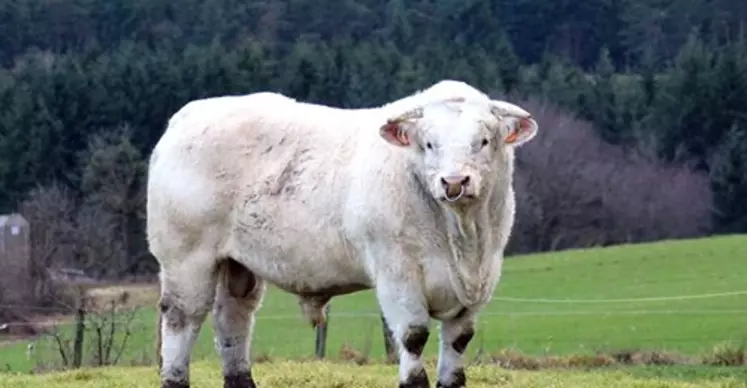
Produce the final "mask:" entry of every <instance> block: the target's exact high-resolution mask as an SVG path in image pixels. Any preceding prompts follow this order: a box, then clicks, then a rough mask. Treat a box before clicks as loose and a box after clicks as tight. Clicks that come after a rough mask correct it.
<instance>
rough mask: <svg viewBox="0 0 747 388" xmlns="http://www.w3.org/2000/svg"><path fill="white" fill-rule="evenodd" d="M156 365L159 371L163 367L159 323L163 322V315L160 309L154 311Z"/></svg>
mask: <svg viewBox="0 0 747 388" xmlns="http://www.w3.org/2000/svg"><path fill="white" fill-rule="evenodd" d="M156 311H157V312H156V315H157V318H156V321H157V323H156V363H157V364H158V370H159V371H160V370H161V367H162V366H163V359H162V358H161V322H162V320H163V313H162V312H161V309H160V308H157V309H156Z"/></svg>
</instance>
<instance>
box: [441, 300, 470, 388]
mask: <svg viewBox="0 0 747 388" xmlns="http://www.w3.org/2000/svg"><path fill="white" fill-rule="evenodd" d="M475 319H476V317H475V311H472V310H463V312H461V313H460V314H459V315H457V316H456V317H454V318H452V319H448V320H444V321H443V322H442V323H441V341H440V346H439V354H438V383H437V384H436V388H461V387H466V386H467V377H466V375H465V373H464V352H465V350H467V345H468V344H469V342H470V341H471V340H472V337H473V336H474V335H475Z"/></svg>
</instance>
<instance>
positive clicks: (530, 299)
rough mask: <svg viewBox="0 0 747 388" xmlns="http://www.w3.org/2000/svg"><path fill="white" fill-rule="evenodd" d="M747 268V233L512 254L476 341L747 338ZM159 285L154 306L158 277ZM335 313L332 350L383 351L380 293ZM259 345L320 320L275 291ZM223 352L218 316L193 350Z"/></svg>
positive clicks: (620, 342) (15, 351) (134, 341)
mask: <svg viewBox="0 0 747 388" xmlns="http://www.w3.org/2000/svg"><path fill="white" fill-rule="evenodd" d="M745 274H747V237H745V236H727V237H718V238H710V239H698V240H688V241H669V242H658V243H653V244H639V245H628V246H617V247H611V248H605V249H591V250H577V251H564V252H558V253H552V254H540V255H531V256H524V257H516V258H512V259H509V260H507V262H506V264H505V266H504V272H503V279H502V280H501V283H500V285H499V287H498V290H497V293H496V295H495V298H494V299H493V301H492V302H491V303H490V305H489V306H487V307H486V308H485V310H484V311H483V313H482V315H481V317H480V320H479V326H478V332H477V335H476V336H475V339H474V341H473V343H472V344H471V345H470V348H469V351H468V352H469V354H470V356H475V354H476V353H477V352H478V351H479V350H482V353H487V354H490V353H495V352H498V351H499V350H501V349H503V348H513V349H517V350H519V351H521V352H522V353H525V354H529V355H543V354H545V355H546V354H552V355H568V354H579V353H593V352H595V351H598V350H603V351H605V350H606V351H614V350H626V349H628V350H629V349H650V350H657V351H660V350H666V351H672V352H677V353H680V354H683V355H696V354H703V353H706V352H708V351H710V350H711V349H713V347H714V346H717V345H719V344H721V343H724V342H726V341H730V342H733V343H736V344H743V343H747V282H746V281H745V279H746V277H745ZM152 292H153V293H152V294H151V297H150V299H149V302H148V303H149V305H150V306H152V305H153V303H154V302H153V301H154V300H155V298H156V295H155V288H153V291H152ZM145 299H146V300H147V299H148V298H145ZM331 317H332V318H331V322H330V333H329V341H328V354H329V355H330V356H331V357H333V358H335V357H337V356H338V353H339V351H340V349H341V348H343V345H345V347H348V348H354V349H356V350H357V351H359V352H363V353H367V354H368V353H370V356H371V357H372V358H383V354H384V350H383V342H382V340H381V323H380V320H379V316H378V309H377V306H376V303H375V299H374V297H373V295H372V293H371V292H362V293H358V294H353V295H350V296H346V297H340V298H336V299H334V300H333V301H332V311H331ZM154 323H155V310H154V308H152V307H147V308H144V309H143V310H142V311H141V312H140V313H138V316H137V317H136V318H135V321H134V323H133V328H134V329H135V333H134V334H133V336H132V338H131V339H130V340H129V344H130V345H129V346H128V349H127V352H126V354H125V355H124V356H123V359H124V360H136V359H142V358H150V359H152V355H153V338H154V329H155V326H154ZM433 329H434V334H433V335H432V336H431V338H430V340H429V344H428V347H427V348H426V355H427V356H428V357H431V358H432V357H435V355H436V354H437V342H438V336H437V334H436V329H437V326H436V325H433ZM26 344H27V343H26V342H23V343H16V344H11V345H6V346H3V347H0V366H5V368H6V369H10V370H12V371H28V370H30V369H31V368H32V367H33V365H34V363H35V360H34V359H30V358H29V357H27V355H26ZM254 344H255V346H254V354H255V356H257V357H263V358H268V357H269V358H274V359H289V358H299V357H309V356H311V355H312V354H313V350H314V331H313V330H312V329H311V328H310V327H309V325H308V324H307V323H306V322H305V321H304V320H303V318H302V316H301V313H300V311H299V308H298V305H297V303H296V299H295V297H293V296H291V295H288V294H285V293H283V292H281V291H278V290H275V289H272V290H271V291H270V292H269V294H268V295H267V297H266V299H265V303H264V306H263V308H262V309H261V311H260V313H259V317H258V321H257V324H256V327H255V340H254ZM36 352H37V355H36V357H37V358H38V357H41V358H47V359H51V358H53V357H58V356H57V355H56V351H55V349H54V348H53V346H52V344H51V341H49V340H42V341H40V342H39V343H38V344H37V349H36ZM215 357H216V356H215V355H214V350H213V345H212V330H211V327H210V322H209V318H208V320H207V321H206V324H205V327H204V328H203V331H202V333H201V335H200V338H199V341H198V344H197V345H196V348H195V355H194V359H195V360H200V359H203V360H204V359H210V360H214V359H215ZM267 368H270V367H267ZM97 373H98V372H97ZM111 373H115V372H111ZM211 373H212V372H211ZM11 386H12V385H11ZM76 386H77V385H76ZM122 386H130V385H122ZM132 386H134V385H132Z"/></svg>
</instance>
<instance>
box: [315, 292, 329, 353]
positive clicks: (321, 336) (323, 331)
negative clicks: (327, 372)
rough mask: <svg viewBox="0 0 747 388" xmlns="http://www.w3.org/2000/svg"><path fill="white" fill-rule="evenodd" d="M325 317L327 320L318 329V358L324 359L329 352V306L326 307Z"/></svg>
mask: <svg viewBox="0 0 747 388" xmlns="http://www.w3.org/2000/svg"><path fill="white" fill-rule="evenodd" d="M324 315H326V316H327V319H326V320H325V321H324V323H322V324H320V325H317V327H316V349H315V350H316V357H317V358H320V359H321V358H324V354H325V353H326V351H327V327H328V326H329V318H330V316H329V304H327V305H326V306H325V307H324Z"/></svg>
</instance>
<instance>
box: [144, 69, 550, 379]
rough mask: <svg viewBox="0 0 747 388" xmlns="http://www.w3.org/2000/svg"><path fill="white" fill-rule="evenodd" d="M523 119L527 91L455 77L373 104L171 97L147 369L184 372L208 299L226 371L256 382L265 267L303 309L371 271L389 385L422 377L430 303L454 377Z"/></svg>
mask: <svg viewBox="0 0 747 388" xmlns="http://www.w3.org/2000/svg"><path fill="white" fill-rule="evenodd" d="M536 132H537V123H536V122H535V121H534V120H533V119H532V118H531V117H530V114H529V113H527V112H526V111H524V110H523V109H521V108H519V107H517V106H515V105H513V104H510V103H507V102H503V101H496V100H490V99H489V98H488V97H487V96H486V95H485V94H483V93H482V92H480V91H478V90H476V89H474V88H472V87H471V86H469V85H467V84H465V83H462V82H458V81H441V82H439V83H437V84H435V85H433V86H431V87H430V88H428V89H426V90H425V91H422V92H420V93H417V94H414V95H411V96H409V97H406V98H403V99H401V100H398V101H395V102H393V103H390V104H387V105H384V106H382V107H379V108H372V109H349V110H348V109H337V108H332V107H326V106H320V105H314V104H309V103H303V102H297V101H295V100H292V99H290V98H287V97H284V96H282V95H280V94H275V93H269V92H263V93H254V94H249V95H245V96H232V97H228V96H226V97H216V98H208V99H203V100H197V101H193V102H190V103H189V104H187V105H186V106H184V107H183V108H182V109H180V110H179V111H178V112H177V113H176V114H174V116H173V117H172V118H171V119H170V121H169V125H168V128H167V129H166V131H165V133H164V134H163V136H162V138H161V139H160V140H159V142H158V144H157V145H156V146H155V148H154V150H153V153H152V156H151V159H150V167H149V176H148V200H147V229H148V241H149V245H150V250H151V252H152V253H153V255H154V256H155V257H156V258H157V260H158V261H159V264H160V280H161V299H160V302H159V309H160V314H159V326H160V330H159V339H158V344H159V345H158V348H159V366H160V370H161V372H160V373H161V387H163V388H166V387H169V388H176V387H179V388H183V387H189V359H190V353H191V349H192V345H193V343H194V340H195V337H196V335H197V333H198V331H199V329H200V327H201V325H202V323H203V321H204V319H205V316H206V314H207V312H208V311H210V309H211V308H212V312H213V314H212V315H213V321H214V327H215V343H216V348H217V350H218V353H219V354H220V357H221V359H222V370H223V375H224V387H227V388H229V387H230V388H247V387H255V382H254V380H253V378H252V373H251V366H250V356H249V354H250V342H251V337H252V327H253V322H254V314H255V312H256V311H257V309H258V308H259V306H260V304H261V301H262V298H263V294H264V290H265V286H266V284H267V283H270V284H274V285H276V286H277V287H279V288H281V289H283V290H286V291H288V292H291V293H293V294H296V295H298V296H299V299H300V303H301V306H302V308H303V311H304V313H305V314H306V315H307V316H308V318H309V319H310V320H311V321H312V323H315V324H318V323H320V322H322V321H323V320H324V319H325V317H324V314H323V312H322V311H323V308H324V306H325V304H326V303H328V302H329V300H330V298H332V297H333V296H336V295H342V294H346V293H351V292H356V291H359V290H364V289H374V290H375V292H376V296H377V298H378V302H379V305H380V307H381V310H382V312H383V314H384V317H385V320H386V322H387V323H388V325H389V328H390V329H391V331H392V333H393V336H394V339H395V341H396V343H397V345H398V348H399V349H400V364H399V371H400V373H399V386H400V387H427V386H428V385H429V379H428V377H427V375H426V373H425V370H424V369H423V364H422V361H421V353H422V350H423V347H424V345H425V343H426V341H427V339H428V336H429V329H428V327H429V321H430V318H435V319H437V320H440V321H441V336H440V337H441V338H440V340H441V343H440V356H439V363H438V382H437V386H438V387H461V386H464V385H465V384H466V377H465V373H464V366H463V363H462V358H463V355H462V354H463V352H464V350H465V348H466V347H467V344H468V343H469V341H470V339H471V338H472V336H473V334H474V326H475V320H476V315H477V313H478V312H479V310H480V309H481V307H482V306H484V304H485V303H487V302H488V301H489V300H490V298H491V296H492V294H493V291H494V289H495V286H496V285H497V283H498V280H499V278H500V273H501V265H502V261H503V250H504V247H505V246H506V242H507V240H508V238H509V234H510V231H511V228H512V225H513V222H514V210H515V199H514V192H513V188H512V175H513V163H514V149H515V147H517V146H519V145H521V144H523V143H525V142H526V141H529V140H530V139H532V138H533V137H534V135H535V134H536Z"/></svg>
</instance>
